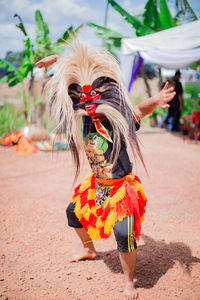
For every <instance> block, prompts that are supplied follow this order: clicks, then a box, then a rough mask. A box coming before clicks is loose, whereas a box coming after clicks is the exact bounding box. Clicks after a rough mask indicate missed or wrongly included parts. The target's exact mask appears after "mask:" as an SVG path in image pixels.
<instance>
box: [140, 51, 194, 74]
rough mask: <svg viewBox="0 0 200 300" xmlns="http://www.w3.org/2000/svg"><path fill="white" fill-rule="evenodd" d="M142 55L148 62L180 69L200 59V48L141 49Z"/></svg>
mask: <svg viewBox="0 0 200 300" xmlns="http://www.w3.org/2000/svg"><path fill="white" fill-rule="evenodd" d="M140 56H142V58H143V59H144V60H145V61H146V62H150V63H153V64H156V65H158V66H160V67H164V68H170V69H171V68H172V69H179V68H183V67H186V66H189V65H191V64H193V63H194V62H196V61H198V60H200V48H195V49H188V50H179V51H161V50H157V49H155V50H149V51H140Z"/></svg>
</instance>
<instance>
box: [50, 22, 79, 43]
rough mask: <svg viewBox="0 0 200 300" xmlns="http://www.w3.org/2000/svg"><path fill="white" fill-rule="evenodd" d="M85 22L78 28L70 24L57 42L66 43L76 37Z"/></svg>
mask: <svg viewBox="0 0 200 300" xmlns="http://www.w3.org/2000/svg"><path fill="white" fill-rule="evenodd" d="M83 26H84V25H83V24H81V25H80V26H78V27H77V28H76V29H74V28H73V26H70V27H69V28H68V29H67V30H66V31H65V32H64V33H63V35H62V37H60V38H59V39H58V40H57V41H56V43H59V44H60V43H64V42H66V41H68V42H70V41H71V40H72V39H73V38H74V37H76V36H77V34H78V32H79V31H80V29H81V28H83Z"/></svg>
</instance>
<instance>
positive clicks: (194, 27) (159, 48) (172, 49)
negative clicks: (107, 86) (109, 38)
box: [121, 21, 200, 69]
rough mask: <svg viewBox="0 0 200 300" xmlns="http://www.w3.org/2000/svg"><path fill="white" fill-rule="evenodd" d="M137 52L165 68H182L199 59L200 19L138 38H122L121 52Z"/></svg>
mask: <svg viewBox="0 0 200 300" xmlns="http://www.w3.org/2000/svg"><path fill="white" fill-rule="evenodd" d="M135 52H139V54H140V56H141V57H142V58H143V59H144V60H145V61H147V62H151V63H154V64H157V65H159V66H160V67H165V68H174V69H178V68H182V67H186V66H189V65H191V64H192V63H194V62H196V61H198V60H200V21H194V22H191V23H188V24H184V25H181V26H176V27H173V28H170V29H166V30H163V31H159V32H157V33H153V34H149V35H146V36H142V37H138V38H133V39H132V38H126V39H122V46H121V53H122V54H123V55H125V56H130V55H133V54H134V53H135Z"/></svg>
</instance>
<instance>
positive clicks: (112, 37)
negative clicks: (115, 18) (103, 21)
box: [87, 22, 126, 52]
mask: <svg viewBox="0 0 200 300" xmlns="http://www.w3.org/2000/svg"><path fill="white" fill-rule="evenodd" d="M87 25H89V26H91V27H94V28H96V34H97V36H98V37H100V38H101V39H102V40H104V41H107V43H105V46H106V48H107V50H109V51H110V52H113V51H114V50H118V49H120V47H121V40H122V39H123V38H125V37H126V36H124V35H122V34H121V33H119V32H117V31H115V30H112V29H109V28H107V27H103V26H100V25H97V24H95V23H91V22H88V23H87Z"/></svg>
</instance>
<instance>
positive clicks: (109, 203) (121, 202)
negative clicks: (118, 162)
mask: <svg viewBox="0 0 200 300" xmlns="http://www.w3.org/2000/svg"><path fill="white" fill-rule="evenodd" d="M72 202H73V203H74V204H75V214H76V216H77V218H78V219H79V221H80V223H81V224H82V226H83V227H84V229H85V230H86V232H87V233H88V234H89V235H90V237H91V239H92V240H98V239H102V238H103V239H106V238H108V237H109V236H110V234H111V231H112V228H113V227H114V226H115V222H116V221H123V219H124V218H126V217H127V216H131V215H132V214H134V225H133V232H134V235H135V238H136V239H139V236H140V231H141V222H142V221H143V218H144V213H145V206H146V202H147V199H146V196H145V194H144V191H143V188H142V186H141V182H140V180H139V178H138V177H137V176H134V175H132V174H129V175H127V176H125V177H123V178H120V179H112V180H99V179H97V178H95V175H94V174H88V175H87V176H86V177H85V178H84V179H83V182H82V183H81V184H80V185H78V186H77V187H76V188H75V192H74V196H73V200H72Z"/></svg>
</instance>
